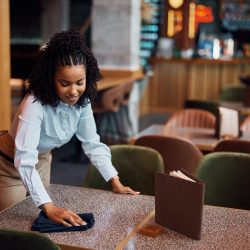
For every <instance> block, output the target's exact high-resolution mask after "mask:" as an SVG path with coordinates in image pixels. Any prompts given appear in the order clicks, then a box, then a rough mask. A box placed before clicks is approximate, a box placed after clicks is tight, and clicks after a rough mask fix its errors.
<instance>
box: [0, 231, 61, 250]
mask: <svg viewBox="0 0 250 250" xmlns="http://www.w3.org/2000/svg"><path fill="white" fill-rule="evenodd" d="M0 248H1V249H4V250H34V249H36V250H60V249H61V248H60V247H59V246H57V245H56V244H55V243H54V242H53V241H52V240H50V239H49V238H48V237H46V236H45V235H44V234H41V233H37V232H26V231H18V230H13V229H3V228H1V229H0Z"/></svg>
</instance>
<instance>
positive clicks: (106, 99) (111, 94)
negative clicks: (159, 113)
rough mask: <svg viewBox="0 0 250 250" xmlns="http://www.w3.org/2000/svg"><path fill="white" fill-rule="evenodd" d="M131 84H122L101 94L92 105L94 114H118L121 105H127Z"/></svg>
mask: <svg viewBox="0 0 250 250" xmlns="http://www.w3.org/2000/svg"><path fill="white" fill-rule="evenodd" d="M133 84H134V83H133V82H132V83H124V84H120V85H117V86H115V87H112V88H110V89H107V90H104V91H103V92H101V93H100V97H99V98H98V101H97V102H96V103H95V104H94V105H93V110H94V113H101V112H118V111H119V110H120V107H121V106H122V105H128V102H129V98H130V93H131V91H132V88H133Z"/></svg>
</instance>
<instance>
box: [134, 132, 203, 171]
mask: <svg viewBox="0 0 250 250" xmlns="http://www.w3.org/2000/svg"><path fill="white" fill-rule="evenodd" d="M134 144H135V145H140V146H145V147H151V148H153V149H155V150H157V151H158V152H159V153H160V154H161V155H162V157H163V161H164V171H165V173H169V171H172V170H178V169H181V168H183V169H185V170H186V171H188V172H190V173H192V174H194V173H195V172H196V168H197V167H198V165H199V163H200V161H201V159H202V158H203V154H202V153H201V151H200V150H199V149H198V148H197V147H196V146H195V145H194V144H193V143H192V142H191V141H188V140H186V139H181V138H175V137H168V136H161V135H147V136H142V137H139V138H137V139H136V140H135V142H134Z"/></svg>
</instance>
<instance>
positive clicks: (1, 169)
mask: <svg viewBox="0 0 250 250" xmlns="http://www.w3.org/2000/svg"><path fill="white" fill-rule="evenodd" d="M13 159H14V142H13V140H12V139H11V137H10V135H9V134H8V133H7V132H5V133H2V134H0V211H1V210H3V209H4V208H7V207H9V206H11V205H13V204H15V203H17V202H19V201H21V200H23V199H24V198H25V197H26V193H27V191H26V189H25V188H24V186H23V184H22V181H21V179H20V176H19V173H18V171H17V170H16V168H15V166H14V164H13V162H11V161H13ZM51 160H52V157H51V153H50V152H49V153H41V154H39V155H38V163H37V164H36V169H37V171H38V173H39V174H40V176H41V180H42V182H43V184H44V186H45V187H47V186H49V184H50V170H51Z"/></svg>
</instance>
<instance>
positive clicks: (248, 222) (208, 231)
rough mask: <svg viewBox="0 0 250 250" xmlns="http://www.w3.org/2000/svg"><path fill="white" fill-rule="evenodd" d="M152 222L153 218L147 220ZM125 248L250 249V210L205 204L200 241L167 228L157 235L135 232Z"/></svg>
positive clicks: (146, 249) (161, 249) (162, 249)
mask: <svg viewBox="0 0 250 250" xmlns="http://www.w3.org/2000/svg"><path fill="white" fill-rule="evenodd" d="M151 222H154V218H152V219H151V221H149V222H148V223H151ZM124 249H126V250H132V249H136V250H137V249H143V250H153V249H157V250H167V249H171V250H173V249H185V250H186V249H195V250H197V249H202V250H206V249H209V250H210V249H218V250H222V249H228V250H229V249H230V250H249V249H250V211H248V210H240V209H230V208H222V207H214V206H204V212H203V225H202V235H201V240H193V239H191V238H188V237H186V236H184V235H181V234H179V233H176V232H174V231H172V230H169V229H166V228H165V229H164V233H163V234H162V235H160V236H158V237H156V238H152V237H149V236H144V235H141V234H139V233H137V234H136V235H135V237H133V238H132V239H131V240H130V241H129V242H128V244H127V246H126V247H125V248H124Z"/></svg>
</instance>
